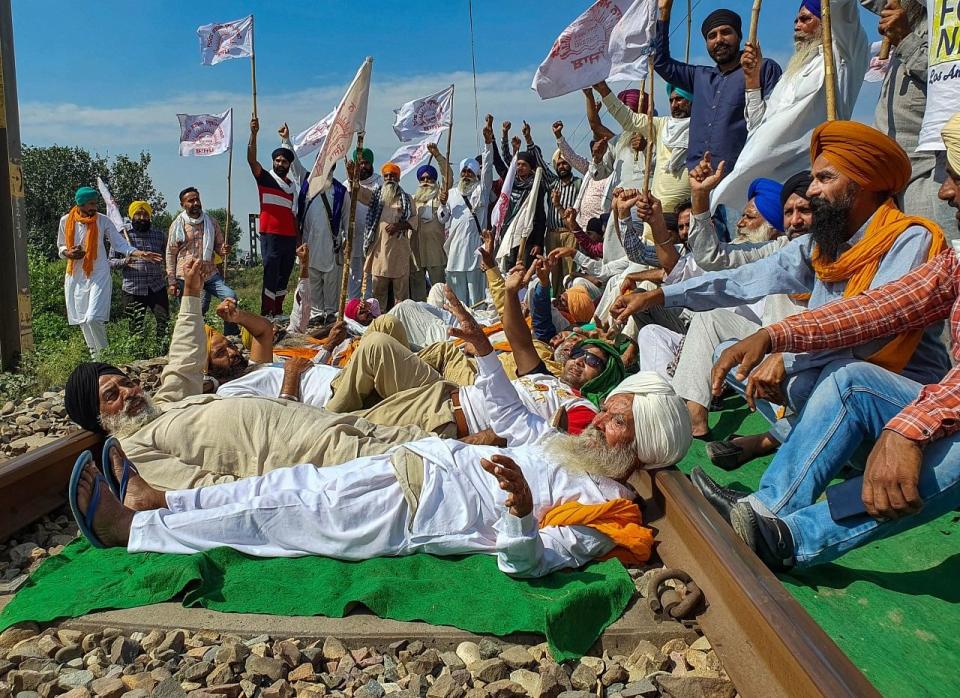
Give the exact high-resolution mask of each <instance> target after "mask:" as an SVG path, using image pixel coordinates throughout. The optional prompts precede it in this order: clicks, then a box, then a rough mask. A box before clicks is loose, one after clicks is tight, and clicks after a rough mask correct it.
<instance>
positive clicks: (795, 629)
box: [0, 432, 880, 698]
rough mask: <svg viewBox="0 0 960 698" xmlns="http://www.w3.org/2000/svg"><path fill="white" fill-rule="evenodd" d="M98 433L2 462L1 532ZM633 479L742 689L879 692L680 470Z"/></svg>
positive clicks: (37, 512)
mask: <svg viewBox="0 0 960 698" xmlns="http://www.w3.org/2000/svg"><path fill="white" fill-rule="evenodd" d="M99 441H100V438H99V437H98V436H97V435H94V434H92V433H90V432H77V433H75V434H71V435H70V436H67V437H64V438H62V439H60V440H58V441H56V442H54V443H52V444H48V445H46V446H44V447H42V448H39V449H36V450H35V451H31V452H29V453H26V454H24V455H22V456H19V457H17V458H14V459H12V460H9V461H6V462H5V463H2V464H0V538H6V537H8V536H10V534H12V533H13V532H14V531H16V530H17V529H19V528H22V527H23V526H26V525H28V524H30V523H31V522H33V521H35V520H36V519H38V518H40V517H42V516H43V515H45V514H47V513H50V512H51V511H53V510H55V509H56V508H58V507H60V506H62V505H63V504H64V503H65V502H66V498H65V490H66V482H67V479H68V476H69V472H70V469H71V467H72V466H73V463H74V461H75V460H76V458H77V456H78V455H79V454H80V453H81V452H82V451H83V450H84V449H88V448H92V449H93V450H94V453H97V452H98V448H97V446H98V444H99ZM635 480H636V482H635V485H636V486H637V487H638V489H639V491H640V494H641V495H643V496H644V497H645V499H646V501H647V508H646V510H645V517H646V519H647V523H648V524H649V525H651V526H652V527H654V528H655V529H656V531H657V540H658V541H659V544H658V548H657V551H658V553H659V555H660V558H661V560H662V561H663V562H664V563H665V564H666V565H667V567H671V568H679V569H682V570H684V571H686V572H687V573H689V574H690V575H691V577H692V578H693V579H694V580H695V581H696V583H697V584H698V585H699V587H700V588H701V590H702V591H703V593H704V597H705V599H706V602H707V604H706V610H705V611H704V612H702V613H701V614H700V615H699V616H698V617H697V620H698V622H699V624H700V627H701V629H702V630H703V632H704V634H705V635H706V636H707V638H708V639H709V640H710V642H711V644H712V645H713V647H714V649H715V650H716V652H717V655H718V656H719V657H720V659H721V660H722V661H723V665H724V668H725V670H726V671H727V674H728V675H729V676H730V678H731V679H732V680H733V682H734V684H735V685H736V686H737V689H738V691H739V694H740V695H742V696H763V697H764V698H767V697H769V696H780V695H783V696H804V697H807V696H829V697H830V698H835V697H840V696H857V697H862V696H879V695H880V694H879V693H878V692H877V691H876V689H875V688H874V687H873V686H872V685H871V684H870V682H869V681H868V680H867V679H866V677H865V676H864V675H863V674H862V673H861V672H860V671H859V670H858V669H857V668H856V667H855V666H854V665H853V663H852V662H851V661H850V660H849V659H848V658H847V657H846V655H844V654H843V652H842V651H841V650H840V648H839V647H837V645H836V644H835V643H834V642H833V640H832V639H830V637H829V636H828V635H827V634H826V633H825V632H824V631H823V630H822V629H821V628H820V626H818V625H817V624H816V622H815V621H814V620H813V619H812V618H811V617H810V616H809V615H808V614H807V612H806V611H805V610H804V609H803V608H802V607H801V606H800V604H798V603H797V602H796V601H795V600H794V599H793V597H792V596H790V594H789V593H788V592H787V590H786V589H785V588H784V587H783V585H782V584H781V583H780V582H779V580H778V579H777V578H776V577H775V576H774V575H773V574H772V573H771V572H770V571H769V570H768V569H767V568H766V567H765V566H764V565H763V564H762V563H761V562H760V560H759V559H758V558H757V557H756V556H755V555H754V554H753V553H752V552H751V551H750V550H749V549H748V548H747V547H746V546H745V545H744V544H743V543H742V542H741V541H740V540H739V539H738V538H737V537H736V536H735V535H734V533H733V531H732V530H731V529H730V527H729V526H728V525H727V524H726V522H724V521H723V519H721V518H720V516H719V515H718V514H717V513H716V511H714V510H713V508H712V507H710V506H709V505H708V504H707V502H706V501H705V500H704V499H703V497H702V496H701V495H700V493H699V492H698V491H697V490H696V489H695V488H694V487H693V486H692V485H691V483H690V482H689V480H688V479H687V478H686V477H685V476H684V475H683V474H682V473H680V472H679V471H677V470H662V471H657V472H654V473H643V474H642V475H640V476H639V477H637V478H635Z"/></svg>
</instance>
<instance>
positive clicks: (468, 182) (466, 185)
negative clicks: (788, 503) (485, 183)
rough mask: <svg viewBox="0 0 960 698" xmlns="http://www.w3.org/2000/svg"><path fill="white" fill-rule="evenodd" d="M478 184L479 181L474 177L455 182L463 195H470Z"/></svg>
mask: <svg viewBox="0 0 960 698" xmlns="http://www.w3.org/2000/svg"><path fill="white" fill-rule="evenodd" d="M479 184H480V183H479V182H478V181H477V180H475V179H461V180H460V181H459V182H458V183H457V188H458V189H459V190H460V193H461V194H463V195H464V196H470V195H471V194H472V193H473V190H474V189H476V188H477V186H478V185H479Z"/></svg>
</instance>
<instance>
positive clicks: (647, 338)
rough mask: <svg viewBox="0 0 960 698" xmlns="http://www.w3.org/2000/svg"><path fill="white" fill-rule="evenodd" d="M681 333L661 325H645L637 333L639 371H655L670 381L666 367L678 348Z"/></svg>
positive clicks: (681, 336) (681, 338)
mask: <svg viewBox="0 0 960 698" xmlns="http://www.w3.org/2000/svg"><path fill="white" fill-rule="evenodd" d="M682 340H683V335H682V334H680V333H679V332H674V331H673V330H668V329H667V328H666V327H663V326H662V325H645V326H644V327H641V328H640V331H639V332H638V333H637V345H638V347H639V351H638V352H637V366H638V368H639V369H640V370H641V371H655V372H656V373H658V374H659V375H660V377H661V378H663V379H664V380H666V381H667V382H669V381H670V374H669V373H667V367H668V366H669V365H670V363H671V362H672V361H673V358H674V356H676V353H677V350H678V349H679V348H680V342H681V341H682Z"/></svg>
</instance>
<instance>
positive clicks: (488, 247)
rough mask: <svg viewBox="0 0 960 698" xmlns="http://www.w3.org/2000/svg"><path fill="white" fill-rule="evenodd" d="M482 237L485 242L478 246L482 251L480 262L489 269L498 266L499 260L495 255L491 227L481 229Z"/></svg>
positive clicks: (480, 251)
mask: <svg viewBox="0 0 960 698" xmlns="http://www.w3.org/2000/svg"><path fill="white" fill-rule="evenodd" d="M480 239H481V240H483V243H482V244H481V245H480V247H478V248H477V252H479V253H480V262H481V264H482V265H483V266H484V267H485V269H484V271H486V270H487V269H494V268H495V267H496V266H497V260H496V258H495V257H494V256H493V231H492V230H490V229H489V228H486V229H484V230H481V231H480Z"/></svg>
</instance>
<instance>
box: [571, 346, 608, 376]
mask: <svg viewBox="0 0 960 698" xmlns="http://www.w3.org/2000/svg"><path fill="white" fill-rule="evenodd" d="M581 357H582V358H583V363H585V364H586V365H587V366H589V367H590V368H592V369H594V370H595V371H602V370H603V369H605V368H606V367H607V362H606V360H605V359H601V358H600V357H599V356H597V355H596V354H594V353H592V352H589V351H587V350H586V348H585V347H584V346H583V345H582V344H581V345H580V346H578V347H576V348H575V349H574V350H573V351H572V352H570V358H571V359H579V358H581Z"/></svg>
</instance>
